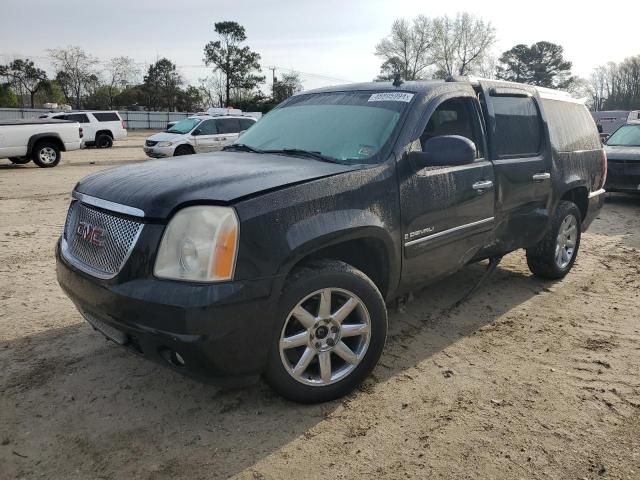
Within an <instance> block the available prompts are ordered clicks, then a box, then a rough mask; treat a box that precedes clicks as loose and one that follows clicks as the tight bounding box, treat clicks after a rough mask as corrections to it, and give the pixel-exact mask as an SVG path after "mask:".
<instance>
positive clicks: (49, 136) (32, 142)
mask: <svg viewBox="0 0 640 480" xmlns="http://www.w3.org/2000/svg"><path fill="white" fill-rule="evenodd" d="M43 141H47V142H51V143H55V144H56V145H57V146H58V148H59V149H60V151H62V152H64V151H66V149H65V147H64V142H63V141H62V139H61V138H60V135H58V134H57V133H56V132H47V133H36V134H35V135H31V137H30V138H29V142H28V143H27V156H29V155H31V153H32V152H33V148H34V147H35V146H36V144H38V143H39V142H43Z"/></svg>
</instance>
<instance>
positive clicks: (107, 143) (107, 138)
mask: <svg viewBox="0 0 640 480" xmlns="http://www.w3.org/2000/svg"><path fill="white" fill-rule="evenodd" d="M95 146H96V148H111V147H113V138H111V135H107V134H106V133H101V134H100V135H98V136H97V137H96V141H95Z"/></svg>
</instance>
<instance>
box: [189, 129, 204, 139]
mask: <svg viewBox="0 0 640 480" xmlns="http://www.w3.org/2000/svg"><path fill="white" fill-rule="evenodd" d="M200 134H202V132H201V131H200V129H199V128H196V129H195V130H194V131H193V132H191V135H193V136H194V137H195V136H198V135H200Z"/></svg>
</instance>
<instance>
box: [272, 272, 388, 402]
mask: <svg viewBox="0 0 640 480" xmlns="http://www.w3.org/2000/svg"><path fill="white" fill-rule="evenodd" d="M276 329H277V333H276V335H274V338H273V341H272V344H271V347H270V353H269V363H268V366H267V369H266V371H265V378H266V380H267V382H268V383H269V384H270V385H271V386H272V388H273V389H274V390H276V391H277V392H278V393H279V394H280V395H282V396H283V397H286V398H288V399H290V400H294V401H297V402H302V403H316V402H325V401H328V400H333V399H335V398H339V397H342V396H343V395H346V394H347V393H349V392H351V391H352V390H353V389H354V388H356V387H357V386H358V385H359V384H360V383H361V382H362V381H363V380H364V379H365V378H366V376H367V375H368V374H369V373H370V372H371V371H372V370H373V368H374V367H375V365H376V363H377V362H378V359H379V358H380V355H381V353H382V350H383V348H384V343H385V339H386V335H387V311H386V307H385V304H384V300H383V299H382V295H381V294H380V291H379V290H378V288H377V287H376V286H375V284H374V283H373V282H372V281H371V280H370V279H369V278H368V277H367V276H366V275H365V274H364V273H362V272H361V271H360V270H357V269H355V268H354V267H352V266H350V265H348V264H346V263H343V262H338V261H323V262H320V263H317V264H315V265H312V266H308V267H304V268H301V269H299V270H297V271H296V272H295V273H294V274H293V275H292V276H291V278H290V279H289V281H288V282H287V286H286V287H285V290H284V293H283V296H282V301H281V307H280V309H279V321H278V322H277V325H276Z"/></svg>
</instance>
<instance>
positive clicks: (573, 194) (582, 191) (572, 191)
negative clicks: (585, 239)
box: [560, 185, 589, 221]
mask: <svg viewBox="0 0 640 480" xmlns="http://www.w3.org/2000/svg"><path fill="white" fill-rule="evenodd" d="M562 200H567V201H569V202H573V203H575V204H576V206H577V207H578V210H580V214H581V216H582V218H581V219H580V220H581V221H582V220H584V219H585V218H586V216H587V211H588V210H589V190H588V189H587V187H585V186H584V185H573V186H570V187H569V188H568V189H567V190H565V192H564V193H563V194H562V197H560V201H562Z"/></svg>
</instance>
